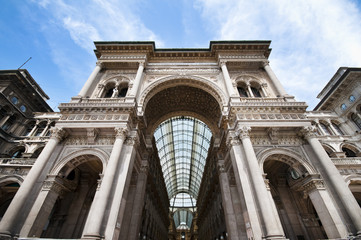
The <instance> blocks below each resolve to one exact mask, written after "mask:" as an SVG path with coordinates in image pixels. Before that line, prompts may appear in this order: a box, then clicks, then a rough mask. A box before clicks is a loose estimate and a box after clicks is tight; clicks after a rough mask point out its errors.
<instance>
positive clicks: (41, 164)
mask: <svg viewBox="0 0 361 240" xmlns="http://www.w3.org/2000/svg"><path fill="white" fill-rule="evenodd" d="M51 131H52V134H51V137H50V140H49V141H48V143H47V144H46V145H45V147H44V149H43V151H42V152H41V154H40V155H39V157H38V159H37V160H36V161H35V163H34V165H33V167H32V168H31V169H30V171H29V173H28V175H27V176H26V178H25V180H24V182H23V184H21V186H20V188H19V190H18V191H17V193H16V195H15V197H14V198H13V200H12V201H11V204H10V206H9V207H8V209H7V211H6V213H5V215H4V217H3V218H2V220H1V222H0V237H1V236H7V237H9V236H14V234H18V232H17V231H19V230H20V229H17V228H18V227H19V226H18V218H19V217H20V216H21V215H22V214H23V213H22V210H23V206H24V204H25V202H26V201H28V199H29V196H30V193H31V191H32V189H33V187H34V185H35V183H36V181H37V180H38V178H39V176H40V175H41V173H42V172H43V170H44V168H45V166H46V163H47V162H48V160H49V158H50V156H51V154H52V153H53V151H54V149H55V147H56V146H57V145H58V143H59V142H60V141H61V140H62V139H63V138H64V137H65V136H66V131H65V130H64V129H62V128H52V129H51Z"/></svg>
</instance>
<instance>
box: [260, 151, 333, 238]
mask: <svg viewBox="0 0 361 240" xmlns="http://www.w3.org/2000/svg"><path fill="white" fill-rule="evenodd" d="M263 169H264V173H265V174H266V176H267V179H268V180H269V188H270V192H271V194H272V197H273V200H274V202H275V204H276V208H277V211H278V214H279V216H280V220H281V224H282V226H283V229H284V232H285V234H286V237H287V238H289V239H309V240H311V239H324V238H328V237H327V234H326V232H325V229H324V228H323V225H322V221H321V219H320V217H319V216H318V214H317V211H316V209H315V207H314V206H313V202H312V201H311V199H310V196H308V195H307V193H306V192H304V191H301V189H302V190H304V187H303V186H304V181H305V179H307V178H309V177H310V176H311V175H310V172H308V171H307V170H306V168H305V167H304V166H303V165H302V164H301V163H300V162H298V161H297V160H296V159H294V158H292V157H290V156H288V155H284V154H272V155H270V156H269V157H267V159H266V160H265V162H264V164H263ZM306 182H307V181H306ZM316 191H317V190H316Z"/></svg>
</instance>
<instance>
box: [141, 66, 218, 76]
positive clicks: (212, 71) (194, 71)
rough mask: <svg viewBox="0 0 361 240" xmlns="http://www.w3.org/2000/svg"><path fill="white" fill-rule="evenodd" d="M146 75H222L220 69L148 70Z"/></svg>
mask: <svg viewBox="0 0 361 240" xmlns="http://www.w3.org/2000/svg"><path fill="white" fill-rule="evenodd" d="M145 73H146V74H161V75H164V74H169V75H195V74H202V75H203V74H211V75H217V74H219V73H220V70H219V69H218V68H171V67H169V68H147V69H146V70H145Z"/></svg>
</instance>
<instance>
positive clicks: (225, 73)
mask: <svg viewBox="0 0 361 240" xmlns="http://www.w3.org/2000/svg"><path fill="white" fill-rule="evenodd" d="M226 63H227V62H226V61H221V68H222V73H223V78H224V84H225V85H226V88H227V92H228V95H229V96H230V97H232V96H235V92H234V88H233V85H232V80H231V77H230V76H229V72H228V69H227V65H226Z"/></svg>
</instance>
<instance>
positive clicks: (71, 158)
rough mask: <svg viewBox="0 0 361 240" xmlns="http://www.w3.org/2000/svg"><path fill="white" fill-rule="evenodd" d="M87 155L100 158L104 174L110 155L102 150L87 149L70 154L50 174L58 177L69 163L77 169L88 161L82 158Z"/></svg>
mask: <svg viewBox="0 0 361 240" xmlns="http://www.w3.org/2000/svg"><path fill="white" fill-rule="evenodd" d="M87 155H92V156H95V157H96V158H98V159H99V160H100V161H101V163H102V167H103V170H102V171H103V172H104V170H105V168H106V165H107V160H108V159H109V154H108V153H106V152H105V151H103V150H100V149H90V148H87V149H81V150H78V151H75V152H73V153H70V154H68V155H67V156H65V157H64V158H62V159H61V160H59V161H58V162H57V164H56V165H55V166H54V167H53V169H52V170H51V171H50V174H51V175H58V174H59V173H60V171H61V170H62V169H63V167H64V166H65V165H67V164H68V163H69V162H72V163H71V164H72V165H73V166H74V167H76V166H78V165H80V164H82V163H84V162H86V161H88V159H86V158H80V157H82V156H87Z"/></svg>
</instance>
